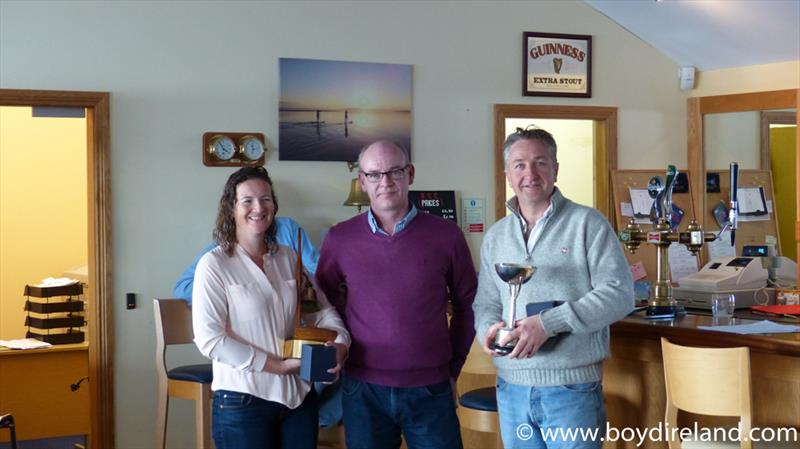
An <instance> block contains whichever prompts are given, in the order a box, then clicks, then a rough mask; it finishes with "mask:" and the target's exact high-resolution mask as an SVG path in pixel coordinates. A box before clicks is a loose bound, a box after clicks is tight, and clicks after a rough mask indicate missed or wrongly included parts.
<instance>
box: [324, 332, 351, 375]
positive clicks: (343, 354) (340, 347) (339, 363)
mask: <svg viewBox="0 0 800 449" xmlns="http://www.w3.org/2000/svg"><path fill="white" fill-rule="evenodd" d="M325 346H335V347H336V366H334V367H333V368H331V369H329V370H328V372H329V373H331V374H333V375H334V376H335V377H334V378H333V380H332V381H330V382H325V383H334V382H336V381H337V380H339V375H340V374H341V372H342V367H343V366H344V361H345V360H346V359H347V346H345V345H344V344H342V343H335V342H333V341H326V342H325Z"/></svg>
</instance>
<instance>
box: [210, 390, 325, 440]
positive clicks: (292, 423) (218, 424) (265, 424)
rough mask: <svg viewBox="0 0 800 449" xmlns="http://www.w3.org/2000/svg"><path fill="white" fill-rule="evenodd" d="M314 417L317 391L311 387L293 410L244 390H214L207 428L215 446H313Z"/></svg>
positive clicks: (315, 427) (315, 426)
mask: <svg viewBox="0 0 800 449" xmlns="http://www.w3.org/2000/svg"><path fill="white" fill-rule="evenodd" d="M317 419H318V417H317V393H316V391H314V389H313V388H312V389H311V391H309V392H308V394H307V395H306V398H305V399H304V400H303V403H302V404H300V405H299V406H298V407H297V408H295V409H290V408H288V407H286V406H285V405H283V404H279V403H277V402H272V401H265V400H263V399H260V398H257V397H255V396H252V395H249V394H245V393H239V392H236V391H228V390H217V391H215V392H214V400H213V403H212V417H211V431H212V434H213V436H214V443H215V444H216V446H217V449H238V448H242V449H249V448H256V447H257V448H265V449H266V448H269V449H272V448H275V449H277V448H282V449H289V448H297V449H300V448H307V449H315V448H316V447H317V434H318V430H319V428H318V424H317Z"/></svg>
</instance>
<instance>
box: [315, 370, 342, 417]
mask: <svg viewBox="0 0 800 449" xmlns="http://www.w3.org/2000/svg"><path fill="white" fill-rule="evenodd" d="M314 389H316V390H317V396H318V397H319V426H320V427H333V426H336V425H338V424H339V421H341V420H342V381H341V380H337V381H336V382H334V383H332V384H324V383H321V382H317V383H315V384H314Z"/></svg>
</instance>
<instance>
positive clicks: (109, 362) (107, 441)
mask: <svg viewBox="0 0 800 449" xmlns="http://www.w3.org/2000/svg"><path fill="white" fill-rule="evenodd" d="M109 100H110V94H109V93H108V92H81V91H50V90H27V89H0V106H74V107H85V108H86V109H87V114H86V125H87V136H88V138H87V142H86V145H87V176H88V177H89V179H88V182H87V187H88V188H87V191H88V203H87V206H88V207H87V209H88V212H89V214H88V215H89V217H88V232H89V236H88V243H89V285H90V286H91V288H90V289H89V295H88V296H89V310H88V318H89V320H88V321H89V323H88V334H89V379H90V381H89V384H88V386H89V389H90V414H89V416H90V421H91V423H90V425H91V435H90V441H89V445H90V446H91V447H100V448H110V449H113V448H114V447H115V446H114V445H115V440H114V384H113V381H114V376H113V368H114V364H113V358H114V357H113V356H114V345H113V338H114V331H113V315H112V287H113V284H112V267H111V263H112V259H111V255H112V253H111V250H112V246H111V161H110V151H109V142H110V137H109V133H110V129H109V123H110V122H109V120H110V118H109V116H110V111H109Z"/></svg>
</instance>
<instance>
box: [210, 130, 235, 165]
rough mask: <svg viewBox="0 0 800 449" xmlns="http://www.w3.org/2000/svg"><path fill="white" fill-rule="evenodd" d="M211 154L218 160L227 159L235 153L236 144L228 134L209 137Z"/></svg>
mask: <svg viewBox="0 0 800 449" xmlns="http://www.w3.org/2000/svg"><path fill="white" fill-rule="evenodd" d="M209 151H211V154H213V155H214V157H216V158H217V159H219V160H222V161H227V160H229V159H230V158H232V157H233V155H234V154H236V144H234V143H233V139H231V138H230V137H228V136H216V137H214V138H213V139H211V148H209Z"/></svg>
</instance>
